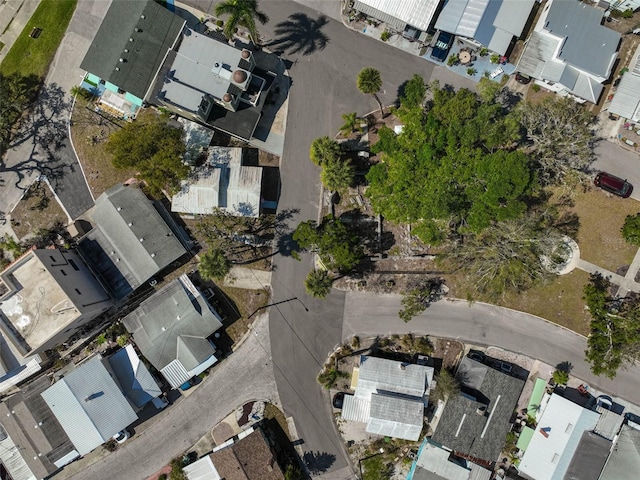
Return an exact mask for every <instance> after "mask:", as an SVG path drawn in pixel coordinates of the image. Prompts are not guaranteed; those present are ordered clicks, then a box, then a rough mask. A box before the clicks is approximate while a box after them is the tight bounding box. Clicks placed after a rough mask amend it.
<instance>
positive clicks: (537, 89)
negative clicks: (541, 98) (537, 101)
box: [531, 83, 540, 92]
mask: <svg viewBox="0 0 640 480" xmlns="http://www.w3.org/2000/svg"><path fill="white" fill-rule="evenodd" d="M531 90H533V91H534V92H539V91H540V85H538V84H537V83H534V84H533V85H531Z"/></svg>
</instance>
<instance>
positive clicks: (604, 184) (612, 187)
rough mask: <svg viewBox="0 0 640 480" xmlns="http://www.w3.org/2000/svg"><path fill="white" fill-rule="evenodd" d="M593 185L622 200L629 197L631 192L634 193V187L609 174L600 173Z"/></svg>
mask: <svg viewBox="0 0 640 480" xmlns="http://www.w3.org/2000/svg"><path fill="white" fill-rule="evenodd" d="M593 184H594V185H595V186H596V187H600V188H601V189H603V190H606V191H607V192H609V193H613V194H614V195H618V196H619V197H622V198H627V197H629V196H630V195H631V192H633V185H631V184H630V183H629V182H627V181H626V180H623V179H622V178H620V177H616V176H615V175H611V174H610V173H607V172H598V174H597V175H596V178H595V179H594V180H593Z"/></svg>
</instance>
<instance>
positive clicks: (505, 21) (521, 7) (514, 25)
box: [493, 0, 536, 37]
mask: <svg viewBox="0 0 640 480" xmlns="http://www.w3.org/2000/svg"><path fill="white" fill-rule="evenodd" d="M535 2H536V0H503V1H502V2H501V5H500V10H499V11H498V14H497V15H496V17H495V19H494V21H493V25H494V27H496V28H498V29H501V30H504V31H505V32H509V33H510V34H511V35H512V36H515V37H519V36H520V35H522V30H523V29H524V26H525V25H526V23H527V20H528V19H529V15H531V9H532V8H533V5H534V4H535Z"/></svg>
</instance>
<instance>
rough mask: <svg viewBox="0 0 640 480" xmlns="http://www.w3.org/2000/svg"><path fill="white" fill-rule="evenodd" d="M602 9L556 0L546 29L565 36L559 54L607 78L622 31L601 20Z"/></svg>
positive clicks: (581, 67) (562, 57)
mask: <svg viewBox="0 0 640 480" xmlns="http://www.w3.org/2000/svg"><path fill="white" fill-rule="evenodd" d="M602 15H603V11H602V10H599V9H597V8H594V7H592V6H589V5H587V4H585V3H582V2H576V1H559V0H555V1H554V2H553V3H552V4H551V8H550V9H549V12H548V15H547V21H546V23H545V25H544V29H545V30H546V31H548V32H551V33H552V34H553V35H556V36H559V37H566V41H565V42H564V44H563V45H562V48H561V50H560V53H559V55H558V56H559V58H561V59H563V60H564V61H565V62H567V63H568V64H570V65H573V66H575V67H577V68H579V69H581V70H584V71H585V72H588V73H591V74H593V75H596V76H599V77H604V78H607V77H608V76H609V73H610V68H611V66H612V64H613V59H614V57H615V55H616V52H617V50H618V45H619V44H620V34H619V33H618V32H615V31H613V30H611V29H610V28H607V27H605V26H603V25H601V23H602Z"/></svg>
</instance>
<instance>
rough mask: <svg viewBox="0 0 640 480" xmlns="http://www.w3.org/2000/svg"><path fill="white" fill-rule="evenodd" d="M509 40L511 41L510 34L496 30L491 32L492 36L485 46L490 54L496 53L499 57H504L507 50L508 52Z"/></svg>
mask: <svg viewBox="0 0 640 480" xmlns="http://www.w3.org/2000/svg"><path fill="white" fill-rule="evenodd" d="M511 40H513V34H512V33H510V32H507V31H505V30H501V29H499V28H496V30H495V31H494V32H493V36H492V37H491V40H490V41H489V43H488V44H487V48H488V49H489V50H491V51H492V52H496V53H499V54H500V55H504V54H505V53H506V52H507V50H509V45H511Z"/></svg>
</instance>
